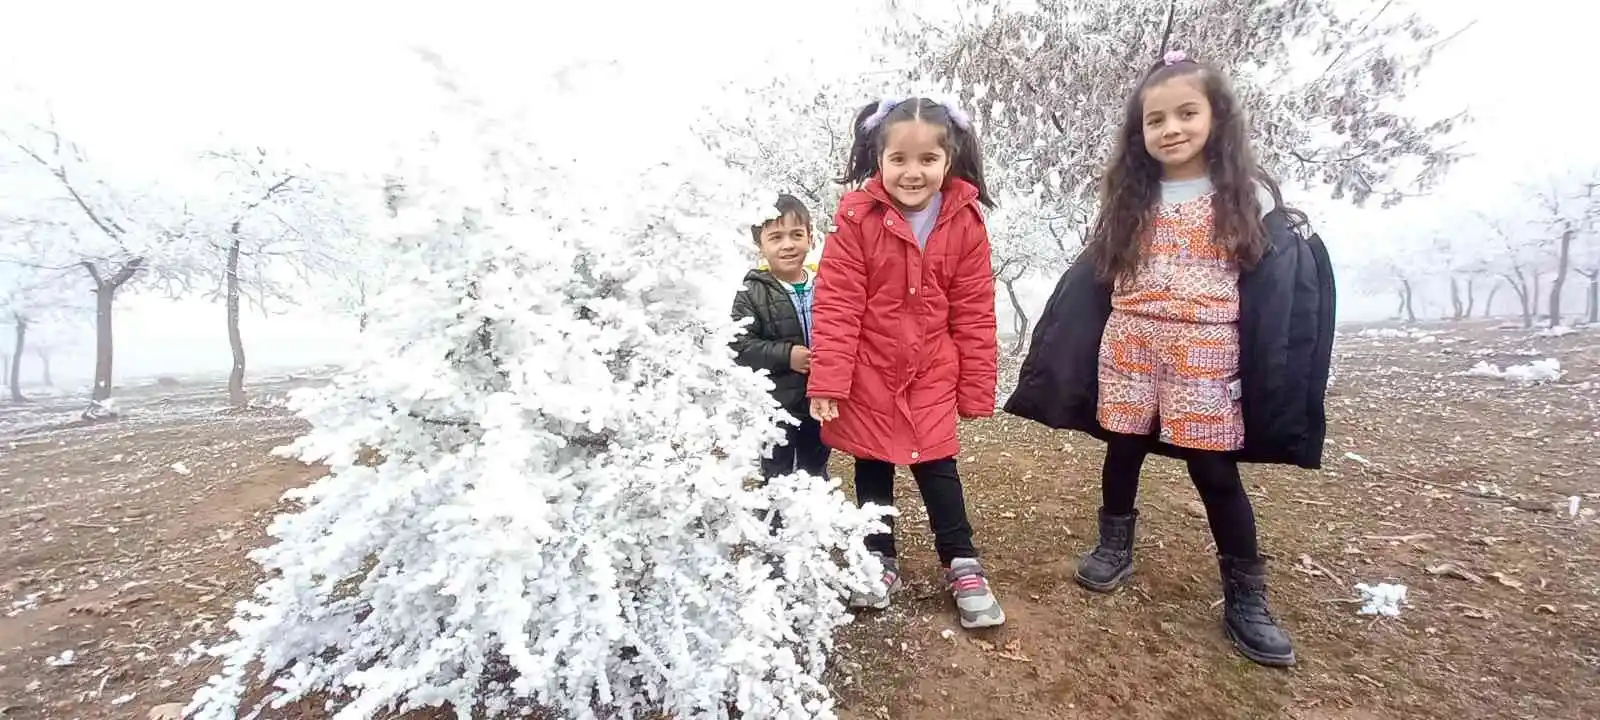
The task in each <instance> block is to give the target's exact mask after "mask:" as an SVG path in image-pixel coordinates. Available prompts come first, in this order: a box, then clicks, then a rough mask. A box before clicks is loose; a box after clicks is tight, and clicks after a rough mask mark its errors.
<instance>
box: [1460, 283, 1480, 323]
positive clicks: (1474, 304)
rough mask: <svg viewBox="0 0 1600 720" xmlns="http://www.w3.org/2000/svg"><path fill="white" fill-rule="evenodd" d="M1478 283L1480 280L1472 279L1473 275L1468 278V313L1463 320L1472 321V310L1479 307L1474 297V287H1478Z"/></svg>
mask: <svg viewBox="0 0 1600 720" xmlns="http://www.w3.org/2000/svg"><path fill="white" fill-rule="evenodd" d="M1477 283H1478V279H1477V278H1475V277H1472V276H1471V275H1468V276H1467V312H1466V314H1465V315H1464V316H1463V317H1462V319H1463V320H1471V319H1472V310H1473V309H1474V308H1475V307H1477V301H1476V300H1475V299H1473V296H1472V294H1473V286H1474V285H1476V284H1477Z"/></svg>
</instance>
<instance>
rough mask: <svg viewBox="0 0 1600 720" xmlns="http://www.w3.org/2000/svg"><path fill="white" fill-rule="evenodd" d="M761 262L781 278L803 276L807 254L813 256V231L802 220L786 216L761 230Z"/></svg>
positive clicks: (771, 222) (769, 223)
mask: <svg viewBox="0 0 1600 720" xmlns="http://www.w3.org/2000/svg"><path fill="white" fill-rule="evenodd" d="M760 244H761V258H762V259H764V260H766V261H767V266H768V267H770V268H772V274H773V275H777V276H778V277H780V278H793V277H796V276H801V275H803V274H804V270H803V268H804V267H805V263H806V253H809V252H811V228H809V227H806V225H805V224H804V223H802V222H800V220H799V218H796V217H794V216H792V215H784V216H783V217H780V218H778V219H777V220H773V221H770V222H768V223H767V224H766V225H763V226H761V240H760Z"/></svg>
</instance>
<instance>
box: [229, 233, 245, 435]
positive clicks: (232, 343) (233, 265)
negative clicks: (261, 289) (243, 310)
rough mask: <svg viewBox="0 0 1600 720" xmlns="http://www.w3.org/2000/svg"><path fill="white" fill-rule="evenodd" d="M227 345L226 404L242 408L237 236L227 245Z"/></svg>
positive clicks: (242, 353) (242, 357) (242, 341)
mask: <svg viewBox="0 0 1600 720" xmlns="http://www.w3.org/2000/svg"><path fill="white" fill-rule="evenodd" d="M227 279H228V289H227V308H228V347H229V348H230V349H232V350H233V368H232V369H231V370H230V371H229V372H228V404H229V405H231V406H233V407H236V408H242V407H244V406H245V404H246V401H245V396H244V337H243V336H242V335H241V334H240V332H239V237H238V236H237V235H235V236H234V238H233V242H232V243H231V244H229V245H228V270H227Z"/></svg>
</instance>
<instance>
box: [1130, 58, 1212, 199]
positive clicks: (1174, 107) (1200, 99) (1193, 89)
mask: <svg viewBox="0 0 1600 720" xmlns="http://www.w3.org/2000/svg"><path fill="white" fill-rule="evenodd" d="M1210 137H1211V101H1209V100H1207V99H1206V94H1205V90H1204V89H1203V88H1201V86H1200V78H1198V77H1196V76H1193V75H1188V76H1183V77H1175V78H1172V79H1170V80H1167V81H1166V82H1163V83H1161V84H1159V85H1152V86H1150V87H1148V88H1146V89H1145V91H1144V149H1145V150H1146V151H1147V152H1149V153H1150V157H1153V158H1155V159H1156V162H1159V163H1161V167H1162V170H1163V171H1164V174H1165V175H1166V177H1167V178H1168V179H1171V180H1187V179H1191V178H1196V177H1200V176H1202V175H1204V174H1205V172H1206V160H1205V147H1206V140H1208V139H1209V138H1210Z"/></svg>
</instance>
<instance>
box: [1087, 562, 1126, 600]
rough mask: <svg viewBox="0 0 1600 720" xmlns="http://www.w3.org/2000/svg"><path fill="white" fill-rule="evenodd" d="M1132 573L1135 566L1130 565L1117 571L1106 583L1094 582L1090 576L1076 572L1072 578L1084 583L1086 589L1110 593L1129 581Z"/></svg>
mask: <svg viewBox="0 0 1600 720" xmlns="http://www.w3.org/2000/svg"><path fill="white" fill-rule="evenodd" d="M1131 575H1133V566H1132V565H1129V566H1128V568H1127V569H1126V570H1123V571H1122V572H1119V573H1117V574H1116V575H1115V576H1114V577H1112V578H1111V580H1110V581H1108V582H1104V583H1097V582H1094V581H1093V580H1090V579H1089V578H1086V577H1084V576H1082V575H1080V574H1078V573H1076V572H1074V573H1073V574H1072V578H1073V579H1074V580H1077V581H1078V584H1079V585H1082V586H1083V587H1084V588H1086V589H1089V590H1093V591H1095V592H1097V593H1108V592H1111V591H1113V590H1116V589H1117V588H1119V587H1122V586H1123V584H1124V583H1126V582H1127V581H1128V577H1129V576H1131Z"/></svg>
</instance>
